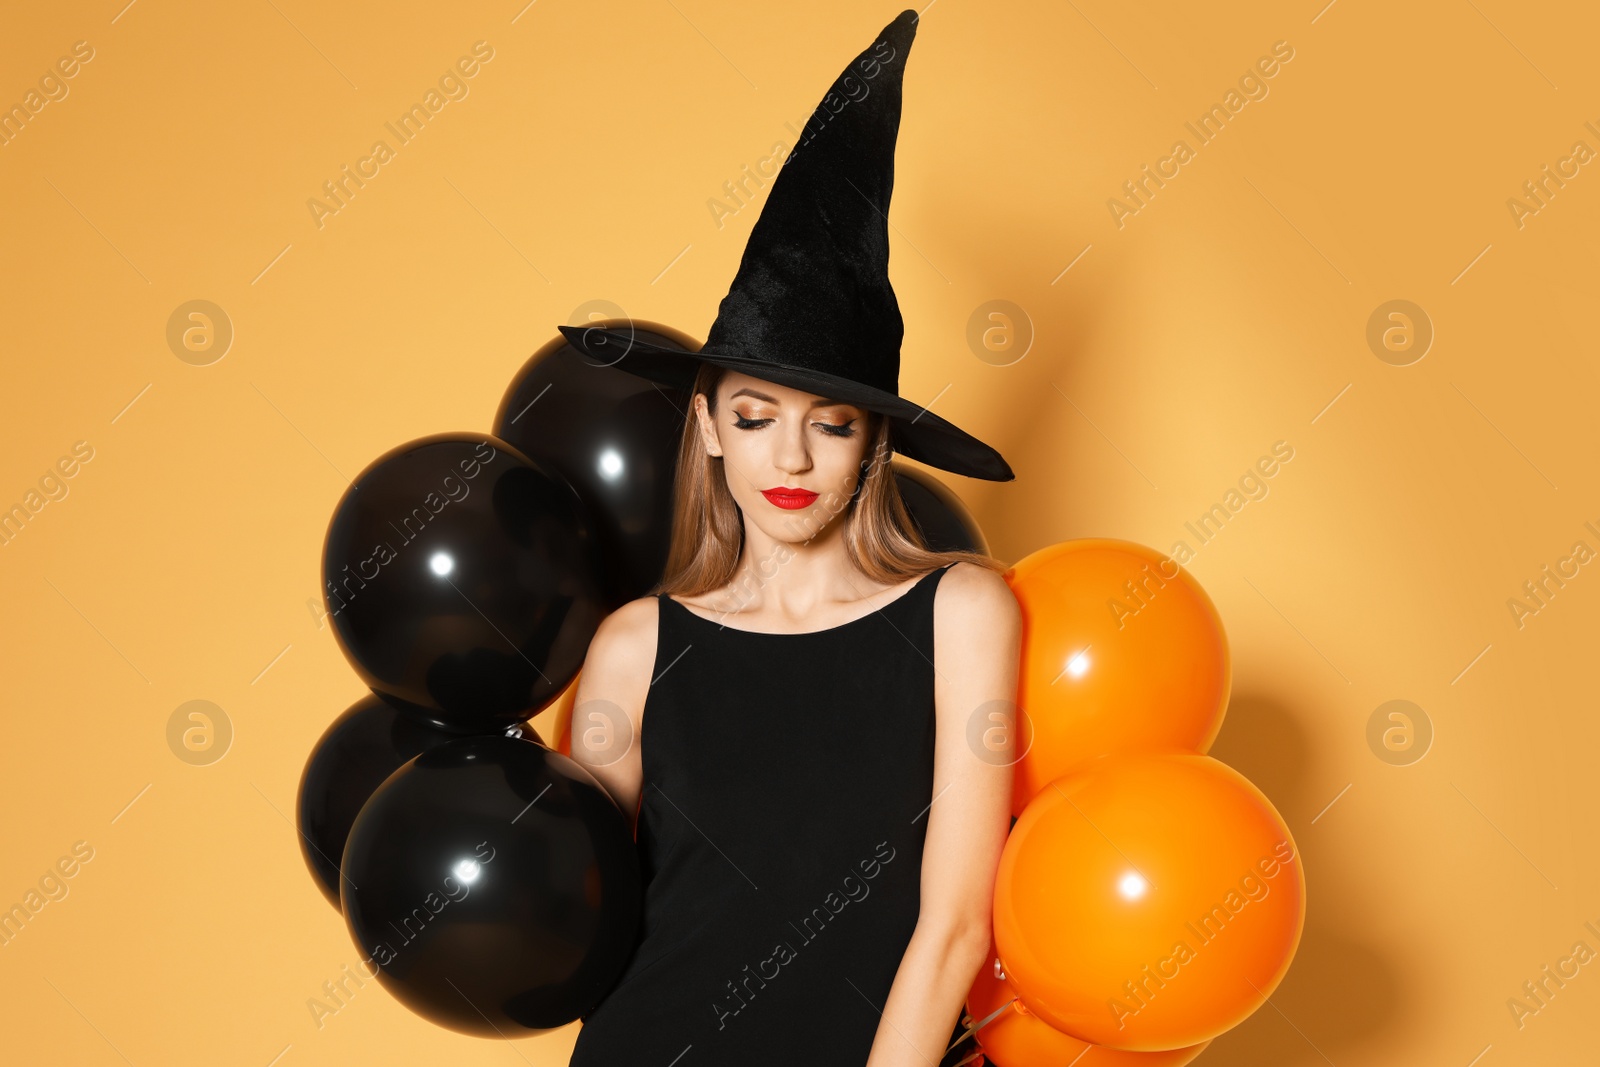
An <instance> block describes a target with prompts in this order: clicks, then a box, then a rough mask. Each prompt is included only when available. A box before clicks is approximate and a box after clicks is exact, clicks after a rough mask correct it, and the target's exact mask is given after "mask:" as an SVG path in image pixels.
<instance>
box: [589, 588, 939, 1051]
mask: <svg viewBox="0 0 1600 1067" xmlns="http://www.w3.org/2000/svg"><path fill="white" fill-rule="evenodd" d="M947 569H948V565H947V566H946V567H944V568H940V569H939V570H935V571H931V572H929V573H928V574H926V575H924V576H923V577H922V578H921V579H919V580H918V581H917V582H916V584H914V585H913V586H912V587H911V588H910V589H909V590H907V591H905V592H904V593H902V594H901V595H900V596H898V597H897V598H895V599H894V600H892V601H890V602H889V603H888V604H886V605H884V606H883V607H882V608H881V609H879V610H877V611H873V612H870V613H869V614H867V615H865V616H863V617H861V618H859V619H854V620H851V621H850V622H847V623H844V624H843V625H841V626H835V627H831V628H829V629H826V630H818V631H814V632H810V633H801V634H763V633H754V632H751V631H746V630H738V629H734V628H733V627H731V626H723V625H721V624H720V623H718V622H714V621H712V620H710V619H706V618H702V617H701V616H699V615H696V614H695V613H694V612H693V611H690V610H689V609H688V608H686V607H684V606H683V605H682V604H679V603H678V602H677V601H675V600H673V599H672V598H671V597H670V596H667V595H666V594H664V593H663V594H658V595H657V598H656V599H657V602H658V605H659V612H660V622H659V638H658V641H657V649H656V661H655V666H654V670H653V671H652V673H651V677H652V679H653V682H652V684H651V688H650V693H649V696H648V697H647V699H646V703H645V710H644V712H643V715H642V721H643V727H642V732H641V738H640V744H641V746H642V748H641V753H640V756H641V760H642V762H643V770H644V774H643V783H644V784H643V789H642V792H641V796H640V809H639V818H638V832H637V843H638V848H639V858H640V862H641V864H642V867H643V872H644V879H645V898H644V911H643V920H642V922H641V925H640V931H639V940H638V942H637V944H636V946H635V949H634V953H633V955H632V957H631V958H630V960H629V962H628V964H627V966H626V968H625V970H624V971H623V974H622V976H621V978H620V980H619V981H618V984H617V985H616V987H615V988H613V990H612V991H611V992H610V994H609V995H608V996H607V998H606V999H605V1000H604V1001H602V1002H601V1003H600V1005H599V1006H598V1007H596V1008H595V1010H594V1011H593V1012H592V1013H591V1014H590V1015H588V1016H587V1017H586V1018H585V1019H584V1020H583V1028H582V1030H581V1031H580V1032H579V1035H578V1040H577V1044H576V1046H575V1047H574V1048H573V1052H572V1059H571V1061H570V1063H571V1064H572V1067H634V1065H647V1067H751V1065H756V1064H759V1065H762V1067H790V1065H793V1067H802V1065H804V1067H819V1065H823V1064H826V1065H829V1067H857V1065H861V1064H864V1063H865V1062H866V1060H867V1054H868V1052H869V1051H870V1050H871V1048H872V1042H873V1038H874V1036H875V1035H876V1033H877V1030H878V1025H879V1019H880V1012H881V1011H882V1009H883V1006H884V1001H885V1000H887V999H888V996H889V988H890V986H891V985H892V983H893V981H894V976H895V971H896V970H897V969H898V968H899V966H900V961H901V958H902V956H903V955H904V953H905V949H906V945H907V943H908V942H909V940H910V938H911V934H912V930H913V929H914V928H915V926H916V923H917V914H918V910H919V907H920V900H921V891H920V879H921V876H922V850H923V840H924V836H925V834H926V831H927V825H928V808H929V806H930V803H931V801H932V799H933V753H934V672H933V600H934V592H935V590H936V589H937V587H938V584H939V579H940V578H941V577H942V576H943V575H944V572H945V570H947ZM959 1029H960V1027H959V1026H958V1027H957V1032H959ZM947 1044H948V1042H947Z"/></svg>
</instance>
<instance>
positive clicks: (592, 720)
mask: <svg viewBox="0 0 1600 1067" xmlns="http://www.w3.org/2000/svg"><path fill="white" fill-rule="evenodd" d="M659 610H660V606H659V605H658V604H657V603H656V600H655V598H654V597H642V598H640V599H638V600H630V601H629V602H628V603H626V604H624V605H622V607H620V608H618V609H617V610H616V611H614V612H612V613H611V614H610V615H608V616H606V618H605V620H604V621H603V622H601V623H600V627H599V629H597V630H596V631H595V635H594V638H593V640H591V641H590V642H589V651H588V654H587V655H586V656H585V657H584V661H583V670H582V672H581V673H580V674H579V675H578V691H577V693H576V694H574V697H573V703H572V758H573V759H574V760H576V761H577V762H578V763H579V764H581V765H582V766H583V768H584V769H585V770H587V771H588V772H589V773H590V774H592V775H594V776H595V777H596V778H597V779H599V780H600V784H601V785H603V786H604V787H605V789H606V792H607V793H609V794H611V799H612V800H614V801H616V803H617V807H619V808H621V809H622V813H623V814H624V815H626V816H627V817H628V826H629V828H630V829H631V828H632V827H633V825H634V820H635V819H636V818H637V817H638V813H639V792H640V789H641V788H642V786H643V777H644V767H643V764H642V763H641V761H640V758H639V730H640V728H641V724H642V717H643V712H644V703H645V697H646V695H647V694H648V693H649V692H650V681H651V678H650V672H651V671H652V670H653V669H654V668H655V660H656V632H657V616H656V613H657V612H658V611H659Z"/></svg>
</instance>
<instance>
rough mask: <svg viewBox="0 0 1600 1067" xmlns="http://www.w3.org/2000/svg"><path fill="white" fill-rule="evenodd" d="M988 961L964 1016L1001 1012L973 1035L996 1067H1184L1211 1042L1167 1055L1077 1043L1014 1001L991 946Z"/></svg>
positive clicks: (977, 1017) (979, 1019)
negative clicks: (997, 972)
mask: <svg viewBox="0 0 1600 1067" xmlns="http://www.w3.org/2000/svg"><path fill="white" fill-rule="evenodd" d="M989 958H990V963H989V964H987V965H985V966H984V968H983V969H982V970H981V971H979V972H978V979H977V981H975V982H973V983H972V991H971V992H970V993H968V994H967V1014H968V1015H969V1016H971V1022H969V1023H968V1024H967V1025H969V1026H970V1025H971V1023H973V1022H982V1021H983V1020H984V1019H987V1018H989V1015H990V1013H992V1012H993V1011H995V1010H996V1009H997V1008H1002V1007H1003V1008H1004V1010H1003V1011H1001V1012H1000V1014H999V1015H996V1016H995V1017H994V1019H993V1020H991V1021H990V1022H988V1023H986V1024H985V1025H984V1026H983V1027H982V1028H981V1029H979V1030H978V1033H977V1038H978V1044H979V1045H980V1046H981V1047H982V1048H983V1054H984V1056H985V1057H986V1058H987V1059H988V1060H989V1062H990V1063H993V1064H994V1065H995V1067H1066V1065H1067V1064H1071V1065H1072V1067H1184V1064H1186V1063H1189V1062H1190V1061H1192V1060H1193V1059H1194V1058H1195V1057H1196V1056H1198V1055H1200V1053H1202V1052H1204V1051H1205V1048H1206V1046H1207V1045H1209V1044H1210V1043H1211V1042H1209V1041H1202V1042H1200V1044H1198V1045H1191V1046H1189V1047H1188V1048H1180V1049H1173V1050H1172V1051H1170V1052H1124V1051H1122V1050H1120V1049H1114V1048H1106V1047H1104V1046H1103V1045H1091V1044H1089V1043H1088V1042H1086V1041H1079V1040H1078V1039H1077V1038H1075V1037H1070V1036H1068V1035H1067V1034H1063V1033H1062V1032H1061V1031H1060V1030H1057V1029H1055V1028H1054V1027H1052V1026H1051V1025H1050V1024H1049V1023H1047V1022H1045V1021H1044V1020H1043V1019H1041V1018H1039V1016H1037V1015H1035V1014H1033V1013H1032V1012H1031V1011H1029V1010H1028V1007H1027V1005H1025V1004H1023V1003H1022V1001H1021V1000H1019V999H1017V992H1016V990H1015V989H1013V988H1011V983H1010V982H1009V981H1007V980H1006V979H1005V978H1004V977H1000V976H997V975H996V974H995V971H996V970H997V969H998V967H997V964H998V961H997V960H995V959H994V951H993V946H990V953H989ZM1007 1001H1010V1003H1009V1004H1007V1003H1006V1002H1007Z"/></svg>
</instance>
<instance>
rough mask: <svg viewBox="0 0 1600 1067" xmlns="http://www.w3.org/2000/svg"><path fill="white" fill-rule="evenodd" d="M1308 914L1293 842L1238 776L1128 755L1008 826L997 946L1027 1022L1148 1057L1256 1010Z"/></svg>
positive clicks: (1173, 759) (1066, 783) (1049, 792)
mask: <svg viewBox="0 0 1600 1067" xmlns="http://www.w3.org/2000/svg"><path fill="white" fill-rule="evenodd" d="M1305 908H1306V891H1305V877H1304V872H1303V870H1302V867H1301V864H1300V857H1299V853H1298V851H1297V849H1296V848H1295V844H1294V839H1293V838H1292V837H1291V836H1290V834H1289V828H1288V827H1287V826H1285V825H1284V823H1283V819H1282V817H1281V816H1279V814H1278V812H1277V810H1276V809H1274V808H1273V806H1272V803H1271V802H1270V801H1269V800H1267V798H1266V797H1265V796H1263V795H1262V793H1261V791H1260V790H1259V789H1257V788H1256V787H1255V786H1254V785H1252V784H1251V783H1250V781H1249V780H1248V779H1247V778H1245V777H1244V776H1243V775H1242V774H1240V773H1239V772H1238V771H1235V770H1234V769H1232V768H1231V767H1229V766H1227V765H1226V764H1223V763H1220V762H1218V761H1217V760H1214V759H1212V758H1211V757H1210V756H1201V755H1196V754H1192V753H1173V752H1168V753H1158V752H1151V753H1126V754H1121V755H1115V756H1105V757H1102V758H1100V759H1098V760H1095V761H1094V762H1092V763H1090V764H1088V765H1086V766H1085V767H1084V768H1083V769H1081V770H1079V771H1078V772H1076V773H1074V774H1070V775H1067V776H1065V777H1063V778H1060V779H1058V780H1057V781H1055V782H1053V783H1051V785H1050V786H1049V787H1047V788H1046V789H1045V790H1044V791H1043V792H1041V793H1040V794H1039V795H1038V796H1037V797H1035V798H1034V800H1033V802H1032V803H1030V804H1029V805H1028V807H1027V808H1026V809H1025V810H1024V811H1023V813H1022V817H1021V818H1020V819H1018V820H1017V824H1016V825H1015V826H1014V827H1012V828H1011V835H1010V837H1009V838H1007V840H1006V845H1005V848H1004V850H1003V851H1002V852H1001V854H1000V868H999V870H998V872H997V873H996V878H995V887H994V941H995V947H996V949H997V950H998V951H997V954H998V956H999V958H1000V959H1001V960H1002V961H1004V962H1003V964H1002V966H1003V967H1004V969H1005V972H1006V976H1007V978H1008V979H1009V980H1010V982H1011V984H1012V986H1013V987H1014V988H1015V989H1016V991H1017V993H1018V995H1019V996H1021V998H1022V1000H1023V1002H1024V1003H1025V1004H1026V1005H1027V1007H1028V1009H1029V1010H1030V1011H1032V1012H1033V1013H1034V1014H1036V1015H1039V1016H1042V1017H1044V1018H1045V1019H1046V1020H1047V1021H1048V1022H1049V1023H1050V1025H1052V1026H1054V1027H1055V1028H1056V1029H1058V1030H1061V1031H1064V1032H1066V1033H1068V1034H1071V1035H1072V1036H1073V1037H1076V1038H1078V1039H1079V1040H1081V1041H1089V1042H1092V1043H1094V1044H1097V1045H1106V1046H1109V1047H1112V1048H1120V1049H1132V1050H1138V1051H1145V1052H1150V1051H1158V1050H1162V1049H1176V1048H1183V1047H1185V1046H1188V1045H1194V1044H1197V1043H1199V1042H1201V1041H1205V1040H1208V1039H1209V1038H1213V1037H1216V1036H1217V1035H1218V1034H1220V1033H1222V1032H1223V1031H1225V1030H1227V1029H1229V1028H1231V1027H1233V1026H1237V1025H1238V1024H1239V1023H1240V1022H1241V1021H1243V1020H1244V1019H1245V1018H1246V1017H1247V1016H1249V1015H1250V1013H1251V1012H1253V1011H1255V1010H1256V1009H1257V1008H1258V1007H1260V1006H1261V1004H1262V1003H1263V1002H1264V1001H1265V999H1266V997H1267V996H1268V995H1269V994H1271V992H1272V991H1273V989H1275V988H1276V987H1277V985H1278V983H1279V982H1280V981H1281V980H1282V979H1283V976H1284V974H1285V972H1287V971H1288V969H1289V962H1290V960H1292V959H1293V958H1294V953H1295V950H1296V948H1298V947H1299V944H1300V933H1301V930H1302V928H1303V926H1304V923H1305Z"/></svg>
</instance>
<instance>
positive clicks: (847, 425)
mask: <svg viewBox="0 0 1600 1067" xmlns="http://www.w3.org/2000/svg"><path fill="white" fill-rule="evenodd" d="M771 421H772V420H771V419H747V418H745V417H743V416H742V415H738V414H735V415H734V416H733V425H734V428H735V429H739V430H759V429H761V428H762V427H763V426H765V425H767V424H768V423H770V422H771ZM855 421H856V420H855V419H851V420H849V421H848V422H843V423H831V422H814V423H812V424H811V425H813V426H815V427H816V428H817V429H819V430H821V431H822V432H823V433H825V434H828V435H829V436H830V437H852V436H854V435H855V432H856V431H855V425H854V423H855Z"/></svg>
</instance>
